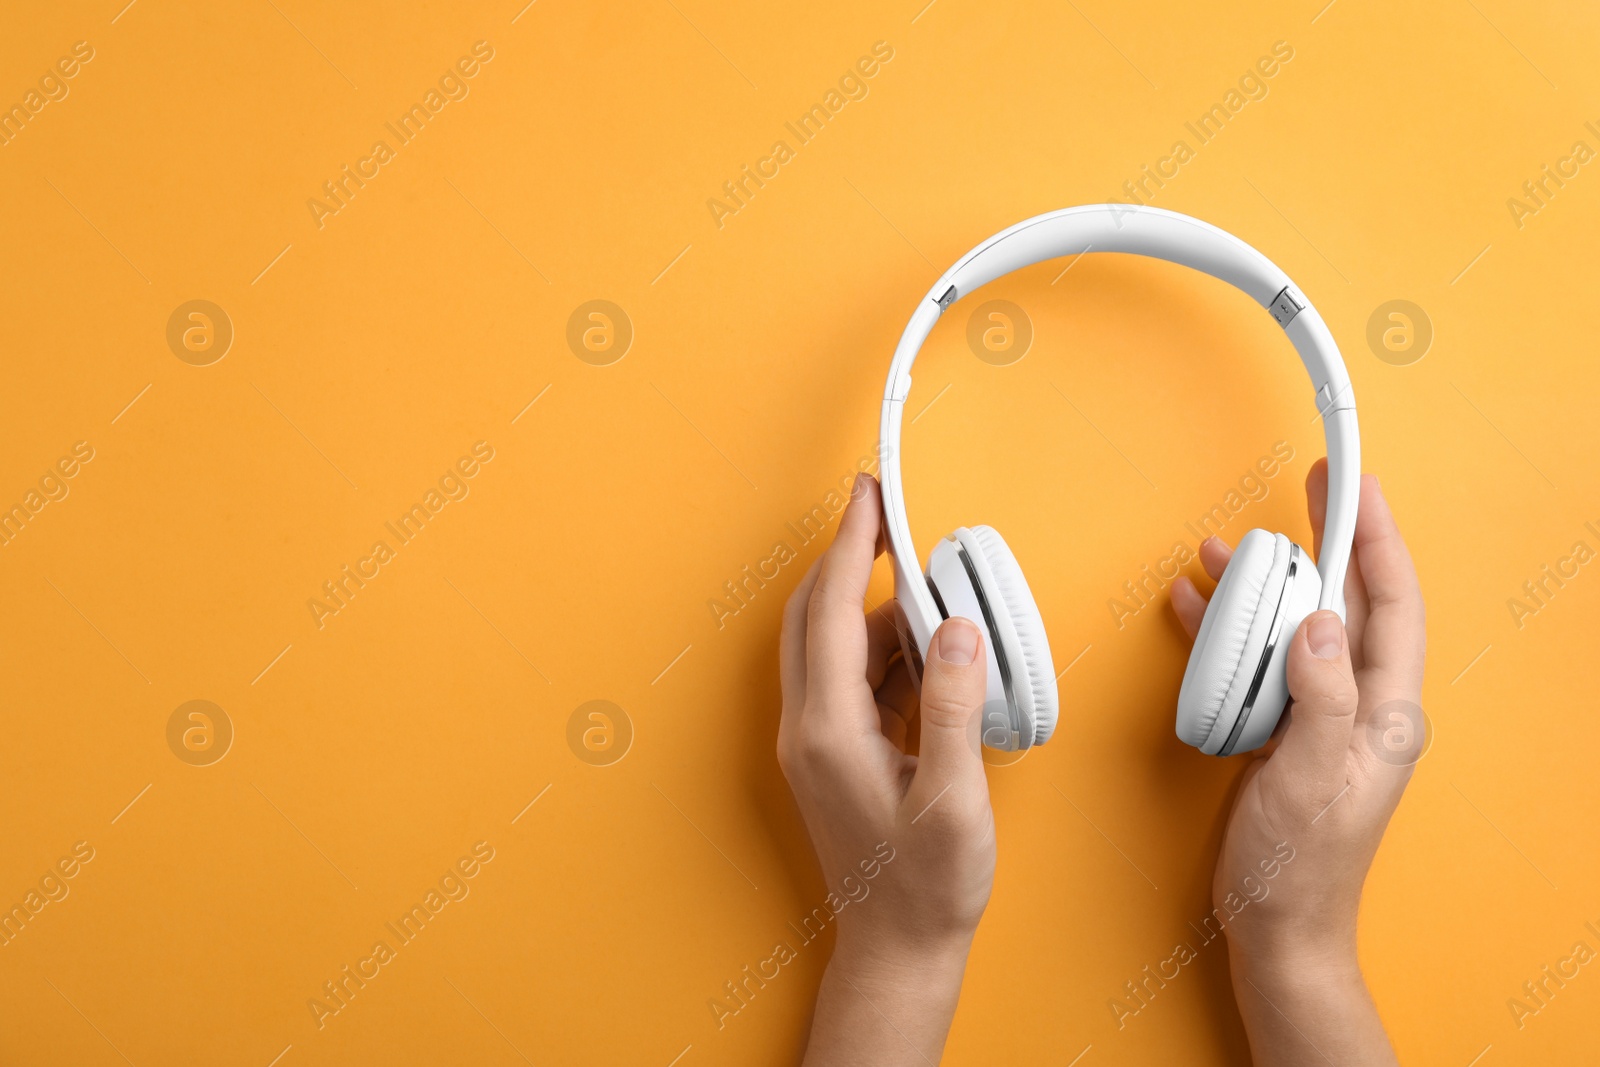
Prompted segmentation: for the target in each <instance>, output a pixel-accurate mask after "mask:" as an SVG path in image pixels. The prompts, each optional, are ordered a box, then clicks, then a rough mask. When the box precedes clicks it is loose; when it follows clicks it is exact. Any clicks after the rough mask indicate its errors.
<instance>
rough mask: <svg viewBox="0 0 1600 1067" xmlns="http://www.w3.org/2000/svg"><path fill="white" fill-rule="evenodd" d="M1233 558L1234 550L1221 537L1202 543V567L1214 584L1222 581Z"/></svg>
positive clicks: (1209, 538) (1208, 539)
mask: <svg viewBox="0 0 1600 1067" xmlns="http://www.w3.org/2000/svg"><path fill="white" fill-rule="evenodd" d="M1232 558H1233V549H1231V548H1229V547H1228V546H1227V545H1226V544H1225V543H1224V542H1223V540H1222V538H1220V537H1208V538H1206V539H1205V540H1204V541H1201V542H1200V566H1202V567H1204V568H1205V569H1206V573H1207V574H1209V575H1210V576H1211V580H1212V581H1213V582H1220V581H1221V580H1222V572H1223V570H1224V569H1225V568H1226V567H1227V566H1228V561H1229V560H1230V559H1232Z"/></svg>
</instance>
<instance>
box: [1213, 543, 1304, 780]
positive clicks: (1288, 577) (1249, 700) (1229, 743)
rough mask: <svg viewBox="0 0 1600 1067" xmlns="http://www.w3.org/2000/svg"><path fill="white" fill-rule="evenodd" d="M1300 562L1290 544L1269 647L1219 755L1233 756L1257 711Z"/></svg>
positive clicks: (1269, 635) (1298, 549)
mask: <svg viewBox="0 0 1600 1067" xmlns="http://www.w3.org/2000/svg"><path fill="white" fill-rule="evenodd" d="M1299 562H1300V546H1299V545H1297V544H1294V543H1293V542H1290V544H1289V571H1288V573H1287V574H1285V575H1284V578H1283V595H1282V596H1280V597H1279V598H1278V607H1277V609H1276V610H1275V611H1274V612H1273V616H1272V630H1271V632H1270V633H1269V634H1268V635H1267V647H1266V648H1264V649H1262V650H1261V661H1260V662H1259V663H1257V664H1256V673H1255V677H1254V678H1252V679H1251V680H1250V690H1249V691H1248V692H1247V693H1245V696H1244V705H1243V706H1242V707H1241V708H1240V709H1239V717H1238V718H1237V719H1235V720H1234V721H1233V729H1232V730H1229V731H1228V739H1227V740H1226V741H1224V742H1223V743H1222V747H1221V748H1220V749H1218V750H1217V755H1218V756H1219V757H1220V756H1231V755H1233V746H1234V745H1236V744H1238V743H1239V735H1240V734H1242V733H1243V732H1244V724H1245V721H1246V720H1247V719H1249V718H1250V712H1251V711H1253V710H1254V709H1255V706H1256V697H1258V696H1259V695H1260V694H1261V682H1262V680H1263V679H1265V678H1266V676H1267V666H1268V665H1269V664H1270V663H1271V662H1272V653H1273V652H1274V651H1275V650H1276V649H1277V647H1278V639H1279V638H1280V637H1282V636H1283V624H1284V621H1285V619H1286V617H1287V609H1288V607H1289V594H1290V593H1292V592H1293V591H1294V574H1295V570H1296V568H1297V565H1298V564H1299Z"/></svg>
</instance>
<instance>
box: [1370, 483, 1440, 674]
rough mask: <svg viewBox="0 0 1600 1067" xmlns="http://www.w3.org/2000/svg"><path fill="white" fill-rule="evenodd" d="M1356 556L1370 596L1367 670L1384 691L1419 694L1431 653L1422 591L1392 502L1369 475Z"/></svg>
mask: <svg viewBox="0 0 1600 1067" xmlns="http://www.w3.org/2000/svg"><path fill="white" fill-rule="evenodd" d="M1355 556H1356V561H1357V562H1358V563H1359V564H1360V568H1361V580H1362V582H1363V584H1364V585H1365V587H1366V593H1367V619H1366V628H1365V630H1364V632H1363V635H1362V652H1363V664H1362V666H1363V670H1364V671H1372V672H1375V673H1376V674H1377V676H1378V679H1377V680H1378V681H1379V682H1380V684H1381V685H1382V686H1383V687H1384V688H1389V687H1394V688H1396V689H1397V690H1400V691H1402V692H1403V693H1405V694H1412V695H1415V694H1419V693H1420V692H1421V690H1422V662H1423V657H1424V654H1425V650H1426V637H1425V628H1424V613H1423V606H1422V587H1421V586H1420V585H1419V584H1418V583H1417V570H1416V567H1415V566H1414V565H1413V564H1412V562H1411V553H1410V552H1409V551H1408V550H1407V549H1406V543H1405V540H1404V538H1402V537H1401V536H1400V528H1399V526H1397V525H1396V524H1395V521H1394V513H1393V512H1391V511H1390V510H1389V502H1388V501H1387V500H1386V499H1384V495H1383V490H1382V489H1381V488H1380V487H1379V485H1378V479H1377V478H1374V477H1373V476H1372V475H1370V474H1368V475H1364V476H1363V477H1362V479H1361V507H1360V510H1359V511H1358V512H1357V513H1356V536H1355Z"/></svg>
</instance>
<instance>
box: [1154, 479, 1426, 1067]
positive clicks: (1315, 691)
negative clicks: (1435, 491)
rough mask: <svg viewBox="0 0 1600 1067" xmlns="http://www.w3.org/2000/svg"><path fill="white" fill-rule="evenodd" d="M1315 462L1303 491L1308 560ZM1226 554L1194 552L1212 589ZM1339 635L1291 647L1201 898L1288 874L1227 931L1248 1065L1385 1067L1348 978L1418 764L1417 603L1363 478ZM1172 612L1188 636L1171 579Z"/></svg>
mask: <svg viewBox="0 0 1600 1067" xmlns="http://www.w3.org/2000/svg"><path fill="white" fill-rule="evenodd" d="M1327 490H1328V469H1327V462H1326V461H1325V460H1322V461H1318V462H1317V464H1316V465H1315V466H1313V467H1312V469H1311V472H1310V474H1309V475H1308V476H1307V479H1306V498H1307V502H1308V505H1309V511H1310V513H1311V526H1312V530H1313V532H1314V535H1315V545H1314V547H1315V549H1316V551H1317V553H1318V554H1319V555H1320V554H1321V550H1322V528H1323V519H1324V517H1325V515H1326V511H1327V507H1326V504H1327ZM1231 555H1232V550H1231V549H1229V548H1228V547H1227V546H1226V545H1224V544H1223V543H1222V542H1221V541H1219V540H1217V539H1216V538H1212V539H1210V540H1208V541H1206V542H1205V543H1204V544H1202V545H1201V546H1200V561H1201V565H1202V566H1203V567H1204V569H1205V571H1206V573H1207V574H1209V575H1210V576H1211V577H1212V578H1213V579H1215V578H1218V577H1220V576H1221V574H1222V570H1223V567H1224V566H1226V564H1227V562H1228V559H1229V557H1230V556H1231ZM1345 601H1346V621H1345V623H1344V624H1341V623H1340V622H1339V617H1338V616H1337V615H1335V614H1334V613H1333V612H1330V611H1322V612H1316V613H1315V614H1313V615H1311V616H1309V617H1308V618H1307V619H1306V620H1305V622H1304V623H1302V624H1301V626H1300V629H1299V630H1298V631H1297V632H1296V633H1295V635H1294V639H1293V642H1292V644H1291V645H1290V646H1289V657H1288V680H1289V692H1290V695H1291V697H1292V698H1293V700H1292V703H1291V705H1290V708H1289V710H1288V711H1287V712H1286V713H1285V716H1284V720H1283V721H1282V722H1280V723H1279V726H1278V729H1277V730H1276V731H1275V732H1274V735H1273V738H1274V741H1273V743H1272V744H1271V745H1269V747H1268V749H1267V754H1266V755H1264V756H1261V757H1258V758H1257V759H1255V760H1254V761H1253V762H1252V763H1251V764H1250V766H1249V767H1247V768H1246V769H1245V772H1244V774H1243V775H1242V776H1241V780H1240V786H1239V790H1238V795H1237V797H1236V799H1235V800H1234V805H1233V811H1232V813H1231V815H1230V816H1229V818H1228V827H1227V830H1226V832H1225V833H1224V835H1223V842H1222V853H1221V855H1220V856H1219V857H1218V860H1217V871H1216V876H1215V878H1214V879H1213V882H1212V896H1213V898H1214V900H1215V902H1216V904H1217V906H1218V907H1221V906H1222V901H1223V899H1224V897H1225V896H1226V895H1227V894H1229V893H1230V892H1231V893H1239V892H1240V886H1241V884H1243V883H1244V879H1245V878H1246V877H1247V876H1250V875H1252V874H1256V873H1257V871H1258V869H1259V866H1258V865H1259V864H1260V862H1261V860H1262V859H1263V858H1265V857H1270V856H1272V855H1273V854H1274V850H1275V849H1276V848H1277V847H1278V845H1279V843H1287V845H1288V846H1289V847H1290V848H1292V849H1293V850H1294V851H1293V860H1292V861H1291V862H1288V863H1285V864H1283V865H1282V867H1281V868H1280V870H1279V872H1278V874H1277V876H1276V878H1275V879H1274V881H1273V882H1272V889H1271V892H1270V893H1269V894H1268V895H1267V896H1265V897H1263V898H1262V899H1261V900H1259V901H1258V902H1252V903H1251V905H1250V906H1249V907H1248V908H1244V909H1243V910H1241V911H1240V913H1239V914H1238V915H1237V916H1236V917H1235V918H1234V919H1233V920H1232V921H1231V922H1230V923H1229V924H1228V925H1227V926H1226V927H1225V929H1226V930H1227V934H1228V959H1229V965H1230V970H1231V972H1232V978H1233V989H1234V997H1235V1000H1236V1001H1237V1003H1238V1006H1239V1014H1240V1016H1241V1017H1242V1018H1243V1019H1244V1025H1245V1031H1246V1033H1247V1034H1248V1035H1249V1039H1250V1049H1251V1053H1252V1055H1253V1057H1254V1060H1255V1063H1256V1064H1257V1065H1258V1067H1278V1065H1288V1064H1326V1063H1360V1064H1393V1063H1396V1062H1397V1060H1396V1058H1395V1054H1394V1050H1393V1048H1392V1047H1391V1045H1390V1043H1389V1039H1388V1036H1387V1035H1386V1033H1385V1032H1384V1028H1383V1023H1382V1021H1381V1019H1380V1018H1379V1017H1378V1011H1377V1007H1376V1006H1375V1005H1374V1003H1373V1001H1372V997H1371V996H1370V995H1369V993H1368V991H1367V987H1366V982H1365V980H1364V979H1363V977H1362V975H1361V967H1360V963H1359V961H1358V959H1357V953H1356V918H1357V912H1358V911H1359V909H1360V905H1361V889H1362V886H1363V884H1364V883H1365V881H1366V877H1367V871H1368V869H1369V868H1370V867H1371V866H1372V859H1373V856H1374V854H1375V853H1376V852H1377V850H1378V843H1379V842H1380V841H1381V840H1382V838H1383V832H1384V829H1385V828H1386V827H1387V826H1388V824H1389V818H1390V816H1391V815H1393V814H1394V811H1395V807H1396V806H1397V805H1398V804H1399V803H1400V796H1401V794H1402V793H1403V792H1404V791H1405V787H1406V783H1407V782H1409V781H1410V780H1411V772H1412V767H1413V766H1414V764H1415V761H1416V759H1417V757H1418V756H1420V754H1421V746H1422V744H1423V737H1422V731H1421V729H1420V726H1421V701H1422V669H1423V659H1424V652H1425V645H1426V642H1425V638H1424V632H1423V606H1422V592H1421V589H1420V587H1419V585H1418V583H1417V575H1416V570H1415V569H1414V568H1413V566H1412V563H1411V556H1410V553H1409V552H1408V551H1407V550H1406V546H1405V542H1404V540H1402V538H1401V536H1400V531H1399V528H1398V527H1397V526H1396V525H1395V521H1394V516H1393V514H1392V513H1391V512H1390V510H1389V505H1388V502H1387V501H1386V500H1385V499H1384V496H1383V491H1382V490H1381V489H1380V488H1379V486H1378V480H1377V479H1376V478H1374V477H1373V476H1371V475H1366V476H1364V477H1363V478H1362V480H1361V503H1360V509H1359V511H1358V514H1357V518H1356V530H1355V548H1354V552H1353V554H1352V557H1351V561H1350V569H1349V573H1348V575H1347V577H1346V580H1345ZM1172 606H1173V610H1174V611H1175V612H1176V613H1177V615H1178V618H1179V620H1180V621H1181V622H1182V624H1183V626H1184V628H1185V629H1186V630H1187V631H1188V632H1189V635H1190V637H1191V638H1192V637H1193V636H1194V635H1195V633H1196V632H1197V631H1198V630H1199V628H1200V621H1201V619H1202V618H1203V617H1204V615H1205V607H1206V601H1205V598H1203V597H1202V596H1201V595H1200V593H1199V591H1198V590H1197V589H1196V588H1195V586H1194V584H1193V583H1192V582H1190V581H1189V580H1188V579H1187V578H1180V579H1179V580H1178V581H1177V582H1176V583H1175V584H1174V587H1173V591H1172Z"/></svg>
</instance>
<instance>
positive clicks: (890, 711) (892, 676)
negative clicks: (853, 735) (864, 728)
mask: <svg viewBox="0 0 1600 1067" xmlns="http://www.w3.org/2000/svg"><path fill="white" fill-rule="evenodd" d="M876 696H877V699H878V725H879V726H880V727H881V728H882V730H883V736H884V737H887V738H888V739H889V740H890V741H891V742H893V743H894V746H895V747H896V748H898V749H900V750H901V751H902V752H904V751H905V747H906V730H907V728H908V727H909V726H910V724H911V717H912V716H913V715H915V714H916V713H917V687H916V684H915V683H913V682H912V680H911V671H910V670H909V669H907V667H906V664H905V661H904V660H895V661H894V664H893V665H892V666H890V668H889V674H888V676H887V677H886V678H884V680H883V685H881V686H879V687H878V692H877V694H876Z"/></svg>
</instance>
